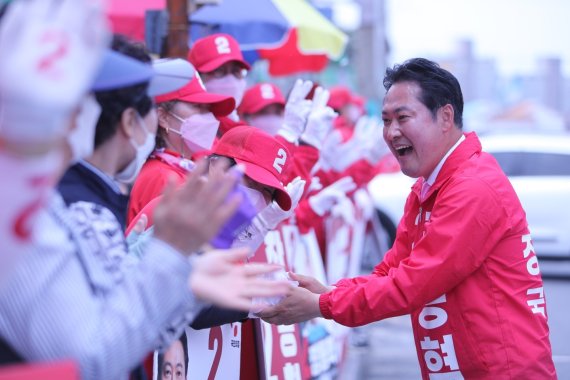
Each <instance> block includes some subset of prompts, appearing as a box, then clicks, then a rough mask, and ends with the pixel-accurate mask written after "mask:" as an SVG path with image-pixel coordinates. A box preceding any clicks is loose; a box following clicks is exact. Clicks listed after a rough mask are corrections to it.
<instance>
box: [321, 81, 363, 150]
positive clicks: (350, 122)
mask: <svg viewBox="0 0 570 380" xmlns="http://www.w3.org/2000/svg"><path fill="white" fill-rule="evenodd" d="M328 105H329V107H331V108H332V109H334V110H335V111H336V112H338V117H337V118H336V119H335V121H334V128H335V129H336V130H337V131H339V132H340V133H341V135H342V140H343V141H347V140H349V139H350V138H351V137H352V134H353V130H354V126H355V125H356V121H357V120H358V119H359V118H360V117H361V116H362V115H363V114H364V99H363V98H362V97H360V96H358V95H356V94H354V93H352V92H351V91H350V90H349V89H348V88H347V87H345V86H335V87H332V88H331V89H330V98H329V102H328Z"/></svg>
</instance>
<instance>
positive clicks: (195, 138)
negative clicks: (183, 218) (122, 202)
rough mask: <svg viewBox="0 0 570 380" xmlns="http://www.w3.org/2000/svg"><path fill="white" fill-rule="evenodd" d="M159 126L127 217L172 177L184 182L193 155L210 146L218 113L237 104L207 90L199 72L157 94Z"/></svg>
mask: <svg viewBox="0 0 570 380" xmlns="http://www.w3.org/2000/svg"><path fill="white" fill-rule="evenodd" d="M155 101H156V103H157V105H158V108H157V112H158V124H159V128H158V131H157V135H156V150H155V151H154V152H153V154H152V155H151V157H150V158H149V159H148V160H147V162H146V163H145V164H144V166H143V168H142V170H141V172H140V174H139V176H138V177H137V180H136V181H135V184H134V186H133V189H132V191H131V200H130V204H129V213H128V217H127V220H128V221H129V222H130V221H131V220H132V218H133V217H135V216H136V215H137V214H138V213H139V212H140V211H141V210H142V208H143V207H144V206H145V205H146V204H147V203H148V202H150V201H151V200H152V199H154V198H156V197H157V196H158V195H160V194H161V193H162V190H163V188H164V186H165V184H166V183H167V181H168V179H169V178H170V177H173V178H176V179H177V180H178V182H179V183H182V182H183V181H184V179H185V177H186V174H187V173H188V170H189V169H191V168H192V167H193V163H192V161H190V158H191V157H192V155H193V154H195V153H196V152H199V151H204V150H209V149H211V147H212V144H213V143H214V140H215V138H216V133H217V131H218V127H219V124H220V123H219V121H218V120H217V119H216V116H218V117H219V116H226V115H227V114H229V113H230V112H231V111H232V110H233V109H234V108H235V102H234V100H233V99H232V98H231V97H229V96H224V95H218V94H212V93H209V92H206V89H205V88H204V85H203V83H202V81H201V79H200V76H199V75H198V74H197V73H196V75H195V77H194V78H193V79H192V80H191V81H190V82H189V83H188V84H187V85H186V86H184V87H182V88H181V89H179V90H177V91H173V92H170V93H167V94H165V95H161V96H158V97H156V98H155Z"/></svg>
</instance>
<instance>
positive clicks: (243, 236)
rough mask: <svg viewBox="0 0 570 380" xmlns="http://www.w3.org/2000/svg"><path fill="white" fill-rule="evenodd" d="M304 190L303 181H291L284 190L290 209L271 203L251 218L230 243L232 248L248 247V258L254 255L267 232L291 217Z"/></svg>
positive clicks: (297, 179)
mask: <svg viewBox="0 0 570 380" xmlns="http://www.w3.org/2000/svg"><path fill="white" fill-rule="evenodd" d="M304 188H305V180H302V179H301V178H300V177H297V178H295V179H294V180H293V181H291V182H290V183H289V184H288V185H287V186H285V190H286V191H287V193H288V194H289V196H290V197H291V208H290V209H289V210H288V211H284V210H283V209H282V208H281V207H279V205H278V204H277V202H275V201H273V202H271V203H270V204H269V205H268V206H267V207H265V208H264V209H263V210H261V211H260V212H259V214H257V215H256V216H255V217H254V218H253V220H252V222H251V224H250V225H249V226H247V227H246V228H245V229H244V230H243V231H242V232H240V233H239V234H238V236H237V237H236V239H235V240H234V242H233V243H232V248H241V247H248V248H249V250H250V256H249V257H251V256H253V255H255V252H256V251H257V249H258V248H259V247H260V246H261V243H263V240H264V239H265V235H266V234H267V232H269V231H271V230H273V229H275V227H277V225H278V224H279V223H281V222H282V221H284V220H285V219H287V218H289V217H290V216H291V215H293V212H294V211H295V208H296V207H297V205H298V204H299V200H300V199H301V196H302V195H303V190H304Z"/></svg>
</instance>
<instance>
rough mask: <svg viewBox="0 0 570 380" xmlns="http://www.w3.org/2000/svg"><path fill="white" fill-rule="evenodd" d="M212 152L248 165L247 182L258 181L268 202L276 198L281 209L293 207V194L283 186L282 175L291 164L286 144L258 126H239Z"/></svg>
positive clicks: (221, 139) (222, 139) (285, 209)
mask: <svg viewBox="0 0 570 380" xmlns="http://www.w3.org/2000/svg"><path fill="white" fill-rule="evenodd" d="M212 153H213V154H214V155H216V156H225V157H229V158H232V159H233V160H234V161H235V162H236V163H238V164H241V165H243V166H244V168H245V175H246V180H247V182H248V183H247V184H248V186H249V185H250V183H249V182H252V181H253V182H255V183H257V184H256V186H255V187H256V188H257V189H259V190H260V191H261V192H262V194H263V197H264V199H265V206H267V205H268V204H269V203H270V202H271V201H272V200H273V199H275V201H276V202H277V204H278V205H279V207H281V209H282V210H284V211H287V210H289V209H291V197H290V196H289V194H288V193H287V191H286V190H285V187H284V186H283V182H282V181H283V179H282V175H283V173H284V172H285V171H286V169H287V167H288V165H289V152H288V151H287V149H286V148H285V146H284V145H283V144H281V143H280V142H279V141H278V140H276V139H274V138H272V137H271V136H269V135H268V134H267V133H265V132H263V131H260V130H258V129H256V128H251V127H248V126H240V127H236V128H233V129H232V130H231V131H228V133H226V134H224V135H223V136H222V137H221V138H220V140H219V141H218V143H217V144H216V146H215V147H214V149H213V150H212Z"/></svg>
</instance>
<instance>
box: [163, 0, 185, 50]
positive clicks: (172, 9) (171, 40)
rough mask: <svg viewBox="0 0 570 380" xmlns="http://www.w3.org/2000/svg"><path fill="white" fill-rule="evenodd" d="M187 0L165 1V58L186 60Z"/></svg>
mask: <svg viewBox="0 0 570 380" xmlns="http://www.w3.org/2000/svg"><path fill="white" fill-rule="evenodd" d="M187 1H188V0H167V4H166V6H167V9H168V35H167V37H166V56H167V57H173V58H186V56H187V54H188V2H187Z"/></svg>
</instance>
